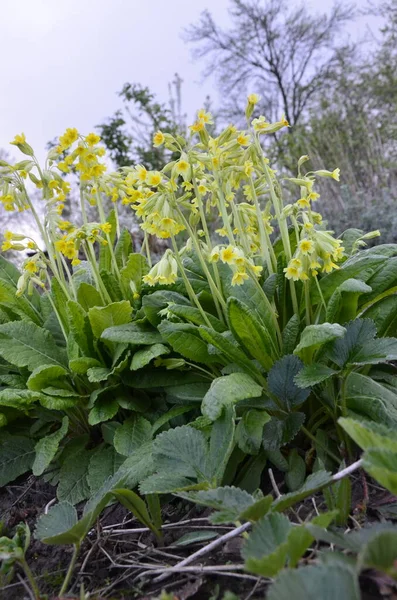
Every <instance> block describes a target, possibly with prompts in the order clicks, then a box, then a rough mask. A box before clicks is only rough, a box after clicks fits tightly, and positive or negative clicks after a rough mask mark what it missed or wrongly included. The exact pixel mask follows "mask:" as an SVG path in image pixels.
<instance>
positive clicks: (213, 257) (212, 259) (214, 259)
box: [210, 246, 220, 262]
mask: <svg viewBox="0 0 397 600" xmlns="http://www.w3.org/2000/svg"><path fill="white" fill-rule="evenodd" d="M219 258H220V251H219V246H215V248H213V249H212V252H211V254H210V262H218V260H219Z"/></svg>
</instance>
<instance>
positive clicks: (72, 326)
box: [67, 300, 93, 356]
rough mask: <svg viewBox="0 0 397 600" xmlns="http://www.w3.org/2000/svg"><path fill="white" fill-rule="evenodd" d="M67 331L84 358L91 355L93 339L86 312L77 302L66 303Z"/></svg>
mask: <svg viewBox="0 0 397 600" xmlns="http://www.w3.org/2000/svg"><path fill="white" fill-rule="evenodd" d="M67 315H68V320H69V330H70V333H71V335H72V336H73V339H74V340H75V342H76V344H77V345H78V346H79V348H80V349H81V351H82V353H83V354H84V355H86V356H92V355H93V345H92V342H93V337H92V330H91V327H90V323H89V320H88V317H87V313H86V311H85V310H84V309H83V308H82V306H80V304H79V303H78V302H74V301H73V300H69V302H68V303H67Z"/></svg>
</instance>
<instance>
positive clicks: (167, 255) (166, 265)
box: [143, 250, 178, 286]
mask: <svg viewBox="0 0 397 600" xmlns="http://www.w3.org/2000/svg"><path fill="white" fill-rule="evenodd" d="M177 277H178V263H177V261H176V260H175V258H174V256H173V254H172V252H171V250H166V251H165V252H164V254H163V256H162V258H161V260H160V261H159V262H158V263H157V264H156V265H154V267H153V268H152V269H150V271H149V273H148V274H147V275H144V277H143V281H144V282H145V283H147V284H148V285H150V286H154V285H157V284H159V285H171V284H172V283H175V281H176V279H177Z"/></svg>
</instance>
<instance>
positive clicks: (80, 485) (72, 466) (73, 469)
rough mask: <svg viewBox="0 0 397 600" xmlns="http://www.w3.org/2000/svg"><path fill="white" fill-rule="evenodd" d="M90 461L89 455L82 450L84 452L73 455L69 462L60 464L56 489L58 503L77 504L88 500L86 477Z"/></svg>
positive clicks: (88, 489)
mask: <svg viewBox="0 0 397 600" xmlns="http://www.w3.org/2000/svg"><path fill="white" fill-rule="evenodd" d="M90 459H91V453H90V452H89V451H88V450H84V452H81V453H79V454H75V455H74V456H73V457H71V458H70V460H67V461H65V462H64V463H63V464H62V466H61V469H60V472H59V485H58V488H57V498H58V500H59V501H60V502H69V503H70V504H78V503H79V502H81V501H82V500H85V499H86V498H89V496H90V487H89V485H88V480H87V475H88V466H89V464H90Z"/></svg>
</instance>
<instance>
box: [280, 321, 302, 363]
mask: <svg viewBox="0 0 397 600" xmlns="http://www.w3.org/2000/svg"><path fill="white" fill-rule="evenodd" d="M299 331H300V321H299V317H298V316H297V315H293V316H292V317H291V318H290V320H289V321H288V323H287V324H286V326H285V327H284V329H283V333H282V340H283V354H292V353H293V351H294V350H295V347H296V345H297V343H298V338H299Z"/></svg>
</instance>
